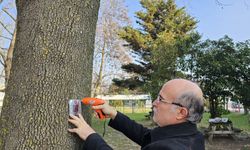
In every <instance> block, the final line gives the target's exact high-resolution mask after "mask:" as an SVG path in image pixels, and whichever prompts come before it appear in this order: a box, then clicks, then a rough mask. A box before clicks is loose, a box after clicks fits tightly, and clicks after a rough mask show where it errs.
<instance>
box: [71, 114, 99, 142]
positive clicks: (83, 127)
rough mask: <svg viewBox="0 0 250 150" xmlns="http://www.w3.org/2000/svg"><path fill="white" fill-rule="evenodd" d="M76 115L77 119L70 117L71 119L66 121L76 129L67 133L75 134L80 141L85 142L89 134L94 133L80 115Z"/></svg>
mask: <svg viewBox="0 0 250 150" xmlns="http://www.w3.org/2000/svg"><path fill="white" fill-rule="evenodd" d="M78 115H79V117H77V116H72V115H70V117H71V118H69V119H68V121H69V122H70V123H72V124H73V125H75V126H76V128H73V129H68V131H69V132H71V133H76V134H78V136H79V137H80V138H81V139H83V140H86V139H87V137H88V136H89V135H90V134H92V133H96V132H95V131H94V130H93V129H92V128H91V127H90V126H89V125H88V124H87V122H86V121H85V120H84V119H83V117H82V115H81V114H78Z"/></svg>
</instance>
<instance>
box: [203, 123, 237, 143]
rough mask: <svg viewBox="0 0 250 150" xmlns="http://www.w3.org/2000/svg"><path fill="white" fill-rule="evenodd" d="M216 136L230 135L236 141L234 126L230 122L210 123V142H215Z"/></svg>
mask: <svg viewBox="0 0 250 150" xmlns="http://www.w3.org/2000/svg"><path fill="white" fill-rule="evenodd" d="M215 135H229V136H232V137H233V138H234V139H235V132H234V129H233V124H232V122H231V121H230V120H228V121H227V122H221V121H220V122H209V127H208V140H209V142H212V141H213V137H214V136H215Z"/></svg>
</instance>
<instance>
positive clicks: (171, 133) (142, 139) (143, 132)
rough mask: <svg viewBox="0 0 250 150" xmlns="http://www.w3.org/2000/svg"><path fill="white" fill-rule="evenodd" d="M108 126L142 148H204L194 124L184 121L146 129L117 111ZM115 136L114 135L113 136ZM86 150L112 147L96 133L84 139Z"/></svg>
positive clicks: (150, 149)
mask: <svg viewBox="0 0 250 150" xmlns="http://www.w3.org/2000/svg"><path fill="white" fill-rule="evenodd" d="M109 126H111V127H112V128H114V129H116V130H118V131H121V132H122V133H123V134H125V135H126V136H127V137H128V138H130V139H131V140H132V141H134V142H135V143H137V144H139V145H140V146H141V149H142V150H204V149H205V144H204V137H203V135H202V134H201V133H200V132H199V131H198V130H197V127H196V125H195V124H192V123H189V122H185V123H180V124H176V125H169V126H165V127H156V128H154V129H148V128H145V127H143V126H142V125H140V124H138V123H136V122H134V121H132V120H130V119H129V118H128V117H127V116H125V115H123V114H121V113H119V112H118V113H117V116H116V117H115V119H114V120H110V122H109ZM114 138H115V137H114ZM85 146H86V150H111V149H112V148H111V147H109V146H108V145H107V143H106V142H105V141H104V140H103V139H102V138H101V137H100V136H99V135H98V134H96V133H94V134H91V135H90V136H89V137H88V138H87V139H86V143H85Z"/></svg>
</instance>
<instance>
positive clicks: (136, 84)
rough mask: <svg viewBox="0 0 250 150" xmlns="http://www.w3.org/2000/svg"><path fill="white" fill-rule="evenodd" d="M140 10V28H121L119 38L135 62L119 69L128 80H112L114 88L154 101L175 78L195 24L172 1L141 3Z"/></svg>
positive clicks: (156, 0) (161, 0)
mask: <svg viewBox="0 0 250 150" xmlns="http://www.w3.org/2000/svg"><path fill="white" fill-rule="evenodd" d="M140 3H141V5H142V7H143V8H144V9H143V10H142V11H138V12H137V13H136V17H137V18H138V20H137V23H138V24H139V25H140V27H141V28H139V29H137V28H133V27H130V26H127V27H124V28H123V30H122V31H121V32H120V37H121V38H123V39H124V40H126V42H127V44H126V45H125V46H128V47H129V48H130V50H131V52H132V53H133V54H134V55H135V58H136V59H135V61H134V62H133V63H130V64H125V65H123V66H122V68H123V69H124V70H125V71H126V72H128V73H131V76H130V77H129V78H124V79H114V80H113V81H114V82H115V84H116V85H117V86H120V87H126V88H129V89H131V90H135V89H137V88H142V89H143V90H144V92H150V93H151V94H152V96H153V98H154V96H155V95H156V94H157V92H158V90H159V88H160V87H161V85H162V84H163V83H164V82H165V81H167V80H169V79H171V78H174V77H177V76H179V75H178V71H177V70H178V63H179V60H181V58H182V57H183V56H185V53H186V52H188V47H190V44H192V42H190V41H191V40H190V39H191V38H192V37H193V35H194V34H196V33H195V32H194V29H195V27H196V23H197V21H196V20H195V19H194V18H193V17H191V16H190V15H188V14H187V13H186V12H185V8H184V7H182V8H177V5H176V4H175V0H168V1H165V0H154V1H153V0H141V2H140Z"/></svg>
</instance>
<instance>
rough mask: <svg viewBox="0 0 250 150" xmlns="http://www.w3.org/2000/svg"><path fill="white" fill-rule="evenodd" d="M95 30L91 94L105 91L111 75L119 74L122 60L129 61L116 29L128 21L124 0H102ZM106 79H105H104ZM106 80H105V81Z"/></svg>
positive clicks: (122, 41)
mask: <svg viewBox="0 0 250 150" xmlns="http://www.w3.org/2000/svg"><path fill="white" fill-rule="evenodd" d="M99 12H100V13H99V14H100V15H99V17H98V22H97V30H96V42H95V57H94V70H93V71H94V72H93V75H94V76H93V83H94V84H93V95H98V94H101V93H102V92H105V91H104V89H106V92H107V89H108V86H109V85H110V84H111V78H112V76H115V75H117V74H119V72H121V71H119V69H118V68H120V66H121V63H122V62H130V57H129V56H128V53H127V51H126V48H125V47H123V46H122V45H123V44H124V43H125V42H124V40H122V39H121V38H119V36H118V34H117V33H118V31H119V30H120V29H121V28H122V27H123V26H125V25H128V24H129V23H130V20H129V18H128V15H127V13H128V12H127V9H126V7H125V4H124V0H108V1H102V2H101V5H100V10H99ZM105 79H106V80H105ZM105 81H106V82H105Z"/></svg>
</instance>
